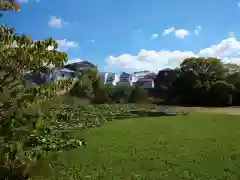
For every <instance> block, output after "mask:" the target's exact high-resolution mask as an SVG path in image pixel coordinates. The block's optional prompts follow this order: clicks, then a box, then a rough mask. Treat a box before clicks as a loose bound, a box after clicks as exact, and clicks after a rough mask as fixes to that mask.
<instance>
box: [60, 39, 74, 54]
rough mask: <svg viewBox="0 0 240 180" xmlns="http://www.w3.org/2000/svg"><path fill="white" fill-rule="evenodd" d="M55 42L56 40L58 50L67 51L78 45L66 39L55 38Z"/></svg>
mask: <svg viewBox="0 0 240 180" xmlns="http://www.w3.org/2000/svg"><path fill="white" fill-rule="evenodd" d="M57 42H58V50H60V51H67V50H68V49H69V48H75V47H77V46H78V44H77V42H75V41H68V40H66V39H62V40H57Z"/></svg>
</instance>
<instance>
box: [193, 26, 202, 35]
mask: <svg viewBox="0 0 240 180" xmlns="http://www.w3.org/2000/svg"><path fill="white" fill-rule="evenodd" d="M201 29H202V27H201V26H196V28H195V30H194V34H196V35H198V34H199V33H200V30H201Z"/></svg>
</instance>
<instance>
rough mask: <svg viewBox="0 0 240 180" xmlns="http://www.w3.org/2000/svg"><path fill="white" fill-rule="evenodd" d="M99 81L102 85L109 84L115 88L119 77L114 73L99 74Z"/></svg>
mask: <svg viewBox="0 0 240 180" xmlns="http://www.w3.org/2000/svg"><path fill="white" fill-rule="evenodd" d="M100 79H101V82H102V83H103V84H111V85H114V86H115V85H116V83H117V82H118V81H119V76H118V75H117V74H116V73H111V72H101V73H100Z"/></svg>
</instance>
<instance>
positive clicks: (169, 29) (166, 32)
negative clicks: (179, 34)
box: [163, 27, 175, 36]
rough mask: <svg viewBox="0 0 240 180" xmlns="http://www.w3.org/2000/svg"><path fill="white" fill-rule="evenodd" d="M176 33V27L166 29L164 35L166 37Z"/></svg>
mask: <svg viewBox="0 0 240 180" xmlns="http://www.w3.org/2000/svg"><path fill="white" fill-rule="evenodd" d="M174 31H175V27H170V28H168V29H165V30H164V31H163V35H164V36H166V35H168V34H171V33H173V32H174Z"/></svg>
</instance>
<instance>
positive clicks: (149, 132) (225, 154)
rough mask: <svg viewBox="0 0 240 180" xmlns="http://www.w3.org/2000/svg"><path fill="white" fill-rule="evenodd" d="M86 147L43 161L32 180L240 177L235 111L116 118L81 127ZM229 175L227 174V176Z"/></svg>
mask: <svg viewBox="0 0 240 180" xmlns="http://www.w3.org/2000/svg"><path fill="white" fill-rule="evenodd" d="M84 138H86V139H87V140H88V145H87V146H86V147H85V148H78V149H74V150H71V151H68V152H64V153H62V154H61V155H60V156H59V157H58V159H54V158H53V160H52V161H50V160H49V161H48V163H50V164H51V167H52V168H50V166H46V164H47V162H45V163H42V165H41V168H39V172H38V173H39V174H41V175H42V176H38V177H35V178H34V179H35V180H39V179H41V180H55V179H56V180H73V179H74V180H81V179H89V180H92V179H103V180H108V179H109V180H115V179H116V180H117V179H119V180H120V179H124V180H125V179H144V180H145V179H153V180H158V179H159V180H168V179H169V180H174V179H200V180H210V179H214V180H216V179H231V180H234V179H239V177H240V116H233V115H219V114H208V113H192V114H190V115H189V116H175V117H164V116H162V117H151V118H133V119H124V120H115V121H112V122H109V123H106V124H105V125H103V126H102V127H98V128H94V129H90V130H88V131H87V132H86V133H84ZM227 176H228V178H227Z"/></svg>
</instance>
